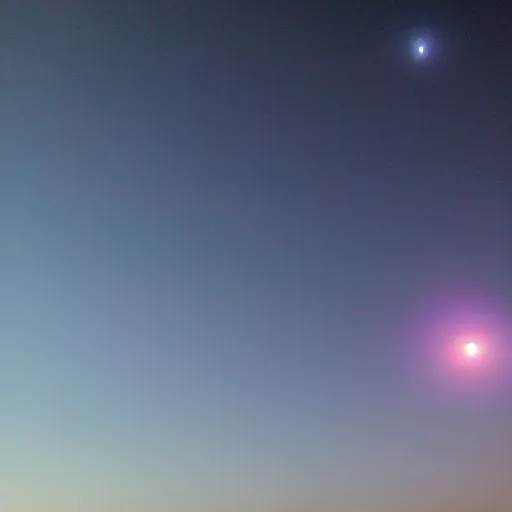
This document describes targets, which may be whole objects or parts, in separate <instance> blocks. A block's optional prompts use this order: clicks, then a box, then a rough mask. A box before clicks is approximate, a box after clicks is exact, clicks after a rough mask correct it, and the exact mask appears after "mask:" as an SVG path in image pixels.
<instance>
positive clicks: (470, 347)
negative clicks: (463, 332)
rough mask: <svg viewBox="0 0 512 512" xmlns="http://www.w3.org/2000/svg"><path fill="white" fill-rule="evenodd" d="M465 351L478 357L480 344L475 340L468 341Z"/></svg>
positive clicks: (471, 355)
mask: <svg viewBox="0 0 512 512" xmlns="http://www.w3.org/2000/svg"><path fill="white" fill-rule="evenodd" d="M464 352H466V355H467V356H469V357H476V356H477V355H478V352H479V349H478V345H477V344H476V343H474V342H470V343H466V344H465V345H464Z"/></svg>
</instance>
